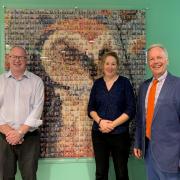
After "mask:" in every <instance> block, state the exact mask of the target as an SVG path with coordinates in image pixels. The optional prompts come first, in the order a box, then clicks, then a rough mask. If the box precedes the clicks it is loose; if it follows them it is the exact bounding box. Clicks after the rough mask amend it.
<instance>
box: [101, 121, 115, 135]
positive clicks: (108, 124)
mask: <svg viewBox="0 0 180 180" xmlns="http://www.w3.org/2000/svg"><path fill="white" fill-rule="evenodd" d="M114 128H115V124H114V122H113V121H110V120H106V119H102V120H101V122H100V124H99V130H100V131H101V132H102V133H109V132H111V131H112V130H113V129H114Z"/></svg>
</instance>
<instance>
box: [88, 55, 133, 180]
mask: <svg viewBox="0 0 180 180" xmlns="http://www.w3.org/2000/svg"><path fill="white" fill-rule="evenodd" d="M102 62H103V67H102V68H103V74H104V76H103V77H101V78H99V79H97V80H96V81H95V82H94V85H93V87H92V89H91V94H90V99H89V104H88V114H89V116H90V117H91V118H92V119H93V120H94V122H93V127H92V141H93V148H94V154H95V161H96V180H107V179H108V169H109V156H110V153H111V155H112V159H113V163H114V168H115V173H116V180H128V179H129V178H128V169H127V162H128V155H129V133H128V130H129V127H128V124H129V119H132V118H133V117H134V114H135V98H134V93H133V88H132V86H131V84H130V82H129V80H128V79H127V78H125V77H123V76H120V75H118V67H119V59H118V56H117V54H116V53H115V52H107V53H106V54H104V56H103V57H102Z"/></svg>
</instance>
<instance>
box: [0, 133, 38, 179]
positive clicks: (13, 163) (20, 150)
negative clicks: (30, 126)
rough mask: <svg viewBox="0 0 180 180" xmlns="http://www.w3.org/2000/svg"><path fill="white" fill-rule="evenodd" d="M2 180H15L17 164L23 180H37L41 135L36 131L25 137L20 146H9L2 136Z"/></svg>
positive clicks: (0, 162) (0, 158)
mask: <svg viewBox="0 0 180 180" xmlns="http://www.w3.org/2000/svg"><path fill="white" fill-rule="evenodd" d="M0 136H1V137H0V180H15V174H16V171H17V162H18V166H19V170H20V173H21V176H22V179H23V180H36V179H37V178H36V172H37V168H38V158H39V153H40V135H39V132H38V131H37V130H36V131H34V132H29V133H27V134H26V135H25V137H24V141H23V143H22V144H20V145H15V146H12V145H9V144H8V143H7V141H6V139H5V136H4V135H2V134H0Z"/></svg>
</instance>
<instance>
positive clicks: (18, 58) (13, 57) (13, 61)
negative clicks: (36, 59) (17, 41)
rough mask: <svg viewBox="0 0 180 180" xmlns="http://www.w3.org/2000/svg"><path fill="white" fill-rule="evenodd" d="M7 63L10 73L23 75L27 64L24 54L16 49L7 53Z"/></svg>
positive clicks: (19, 49) (21, 50)
mask: <svg viewBox="0 0 180 180" xmlns="http://www.w3.org/2000/svg"><path fill="white" fill-rule="evenodd" d="M8 61H9V65H10V70H11V71H12V72H14V73H20V74H23V73H24V71H25V69H26V64H27V57H26V52H25V51H24V50H23V49H21V48H18V47H15V48H13V49H12V50H11V52H10V53H9V58H8Z"/></svg>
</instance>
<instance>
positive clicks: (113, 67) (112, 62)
mask: <svg viewBox="0 0 180 180" xmlns="http://www.w3.org/2000/svg"><path fill="white" fill-rule="evenodd" d="M103 72H104V76H106V77H109V78H112V77H114V76H116V75H117V72H118V63H117V59H116V58H115V57H113V56H107V57H106V58H105V59H104V64H103Z"/></svg>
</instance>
